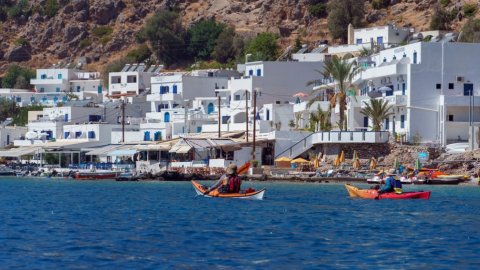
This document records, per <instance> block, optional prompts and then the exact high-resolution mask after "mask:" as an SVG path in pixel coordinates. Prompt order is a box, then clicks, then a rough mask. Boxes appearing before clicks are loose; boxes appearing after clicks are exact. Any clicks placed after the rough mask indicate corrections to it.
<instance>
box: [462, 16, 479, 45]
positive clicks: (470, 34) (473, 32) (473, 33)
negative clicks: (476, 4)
mask: <svg viewBox="0 0 480 270" xmlns="http://www.w3.org/2000/svg"><path fill="white" fill-rule="evenodd" d="M458 40H459V41H460V42H471V43H476V42H480V20H479V19H475V20H473V19H471V20H468V21H467V22H466V23H465V25H464V26H463V28H462V31H461V32H460V35H459V37H458Z"/></svg>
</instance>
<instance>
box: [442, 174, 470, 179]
mask: <svg viewBox="0 0 480 270" xmlns="http://www.w3.org/2000/svg"><path fill="white" fill-rule="evenodd" d="M436 178H437V179H442V180H443V179H445V180H451V179H454V180H457V179H458V180H463V179H464V178H465V176H464V175H463V174H442V175H438V176H437V177H436Z"/></svg>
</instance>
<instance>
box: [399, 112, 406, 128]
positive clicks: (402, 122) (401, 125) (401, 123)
mask: <svg viewBox="0 0 480 270" xmlns="http://www.w3.org/2000/svg"><path fill="white" fill-rule="evenodd" d="M400 128H405V115H404V114H402V115H400Z"/></svg>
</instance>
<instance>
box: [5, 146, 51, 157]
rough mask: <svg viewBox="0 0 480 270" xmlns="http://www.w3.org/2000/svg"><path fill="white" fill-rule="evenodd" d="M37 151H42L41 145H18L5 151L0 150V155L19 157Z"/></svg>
mask: <svg viewBox="0 0 480 270" xmlns="http://www.w3.org/2000/svg"><path fill="white" fill-rule="evenodd" d="M37 153H43V150H42V148H41V147H20V148H12V149H10V150H7V151H0V157H16V158H18V157H21V156H26V155H33V154H37Z"/></svg>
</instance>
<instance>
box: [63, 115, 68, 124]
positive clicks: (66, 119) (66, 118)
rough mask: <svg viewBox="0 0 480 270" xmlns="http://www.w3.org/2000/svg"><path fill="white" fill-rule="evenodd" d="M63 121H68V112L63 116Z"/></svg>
mask: <svg viewBox="0 0 480 270" xmlns="http://www.w3.org/2000/svg"><path fill="white" fill-rule="evenodd" d="M63 121H65V122H68V113H66V114H65V115H64V116H63Z"/></svg>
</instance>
